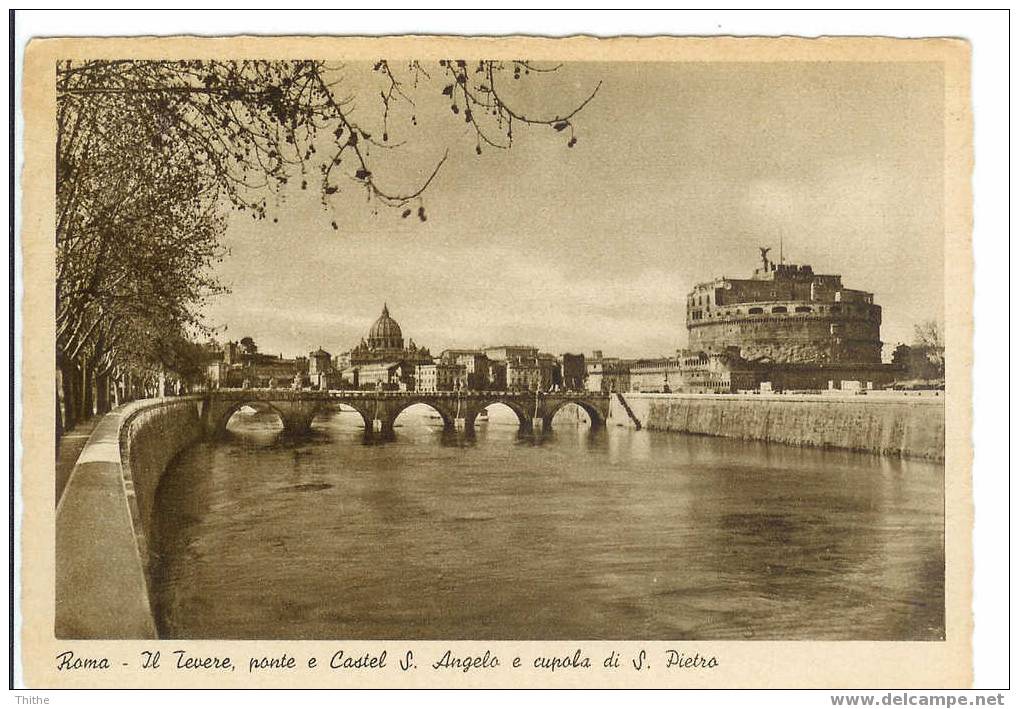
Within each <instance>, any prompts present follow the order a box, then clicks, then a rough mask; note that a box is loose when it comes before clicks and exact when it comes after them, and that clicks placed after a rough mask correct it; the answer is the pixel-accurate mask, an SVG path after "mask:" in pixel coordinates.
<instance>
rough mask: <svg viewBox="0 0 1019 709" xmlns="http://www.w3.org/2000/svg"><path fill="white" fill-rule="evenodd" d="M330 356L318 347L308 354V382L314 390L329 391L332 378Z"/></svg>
mask: <svg viewBox="0 0 1019 709" xmlns="http://www.w3.org/2000/svg"><path fill="white" fill-rule="evenodd" d="M333 372H334V370H333V361H332V355H330V354H329V353H328V352H326V351H325V350H323V349H322V348H321V347H319V348H318V349H317V350H315V351H314V352H310V353H308V381H309V384H310V385H311V387H312V388H314V389H329V388H330V386H329V385H330V383H331V381H330V380H331V378H333Z"/></svg>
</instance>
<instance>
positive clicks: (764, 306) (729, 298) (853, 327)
mask: <svg viewBox="0 0 1019 709" xmlns="http://www.w3.org/2000/svg"><path fill="white" fill-rule="evenodd" d="M769 251H770V249H768V248H763V247H762V248H761V262H762V263H761V267H760V268H758V269H756V270H755V271H754V275H753V277H752V278H727V277H725V276H723V277H721V278H718V279H716V280H714V281H710V282H708V283H701V284H698V285H697V286H695V287H694V289H693V291H692V292H691V293H690V294H689V296H688V297H687V303H686V325H687V331H688V333H689V338H690V344H689V347H690V349H695V350H697V349H699V350H704V351H717V350H723V349H725V347H726V346H732V345H738V346H739V347H740V354H741V355H742V356H743V357H744V358H745V359H747V360H750V361H752V362H754V361H756V362H785V363H803V364H806V363H811V364H850V363H852V364H865V363H866V364H876V363H880V362H881V332H880V331H881V306H879V305H875V304H874V294H873V293H868V292H866V291H862V290H852V289H849V288H844V287H843V285H842V276H840V275H822V274H818V273H814V271H813V269H812V268H811V267H810V266H798V265H795V264H787V263H775V262H774V261H771V260H769V259H768V252H769Z"/></svg>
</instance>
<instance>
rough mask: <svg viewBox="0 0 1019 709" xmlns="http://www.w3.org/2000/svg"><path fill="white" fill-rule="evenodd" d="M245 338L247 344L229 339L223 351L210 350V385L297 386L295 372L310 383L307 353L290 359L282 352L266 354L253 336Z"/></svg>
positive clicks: (207, 366) (224, 386)
mask: <svg viewBox="0 0 1019 709" xmlns="http://www.w3.org/2000/svg"><path fill="white" fill-rule="evenodd" d="M244 340H246V343H245V345H244V346H241V345H240V344H239V343H237V342H227V343H226V344H225V345H224V346H223V349H222V351H221V353H218V354H217V353H212V352H210V353H209V355H210V356H209V359H208V360H207V365H206V379H207V381H208V386H209V387H210V388H214V389H217V388H240V387H243V386H248V387H253V388H265V387H270V386H275V387H279V388H281V389H283V388H290V387H291V386H293V382H294V377H295V376H296V377H299V378H300V381H301V382H302V384H306V383H307V379H308V369H309V361H308V359H307V358H306V357H296V358H294V359H287V358H284V357H283V355H282V353H281V354H280V355H279V356H276V355H271V354H265V353H262V352H259V351H258V348H257V347H255V345H254V342H253V341H252V340H251V338H244Z"/></svg>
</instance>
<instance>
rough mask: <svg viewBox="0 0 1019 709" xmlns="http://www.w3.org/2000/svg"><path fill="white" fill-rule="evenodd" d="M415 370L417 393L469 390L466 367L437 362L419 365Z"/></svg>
mask: <svg viewBox="0 0 1019 709" xmlns="http://www.w3.org/2000/svg"><path fill="white" fill-rule="evenodd" d="M414 369H415V372H414V380H415V383H416V391H424V392H431V391H458V390H460V389H464V388H467V384H466V382H467V376H468V375H467V367H466V366H465V365H462V364H450V363H446V362H437V363H435V364H419V365H417V366H416V367H415V368H414Z"/></svg>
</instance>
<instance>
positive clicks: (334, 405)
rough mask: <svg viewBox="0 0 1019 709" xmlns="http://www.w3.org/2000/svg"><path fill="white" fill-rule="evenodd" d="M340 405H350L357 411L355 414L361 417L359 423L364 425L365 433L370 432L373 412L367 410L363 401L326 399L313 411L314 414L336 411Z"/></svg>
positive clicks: (373, 417)
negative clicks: (326, 400)
mask: <svg viewBox="0 0 1019 709" xmlns="http://www.w3.org/2000/svg"><path fill="white" fill-rule="evenodd" d="M340 406H347V407H350V408H351V409H353V410H354V411H355V412H357V414H358V415H359V416H360V417H361V424H362V425H363V426H364V432H365V434H371V432H372V422H373V421H374V420H375V413H374V411H369V409H368V408H367V407H366V406H365V404H364V403H363V402H361V401H358V400H356V399H350V400H347V399H338V400H333V401H328V402H326V403H324V404H322V405H321V406H319V407H318V410H317V411H316V412H315V416H317V415H319V414H323V413H330V414H332V413H337V412H338V410H339V407H340Z"/></svg>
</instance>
